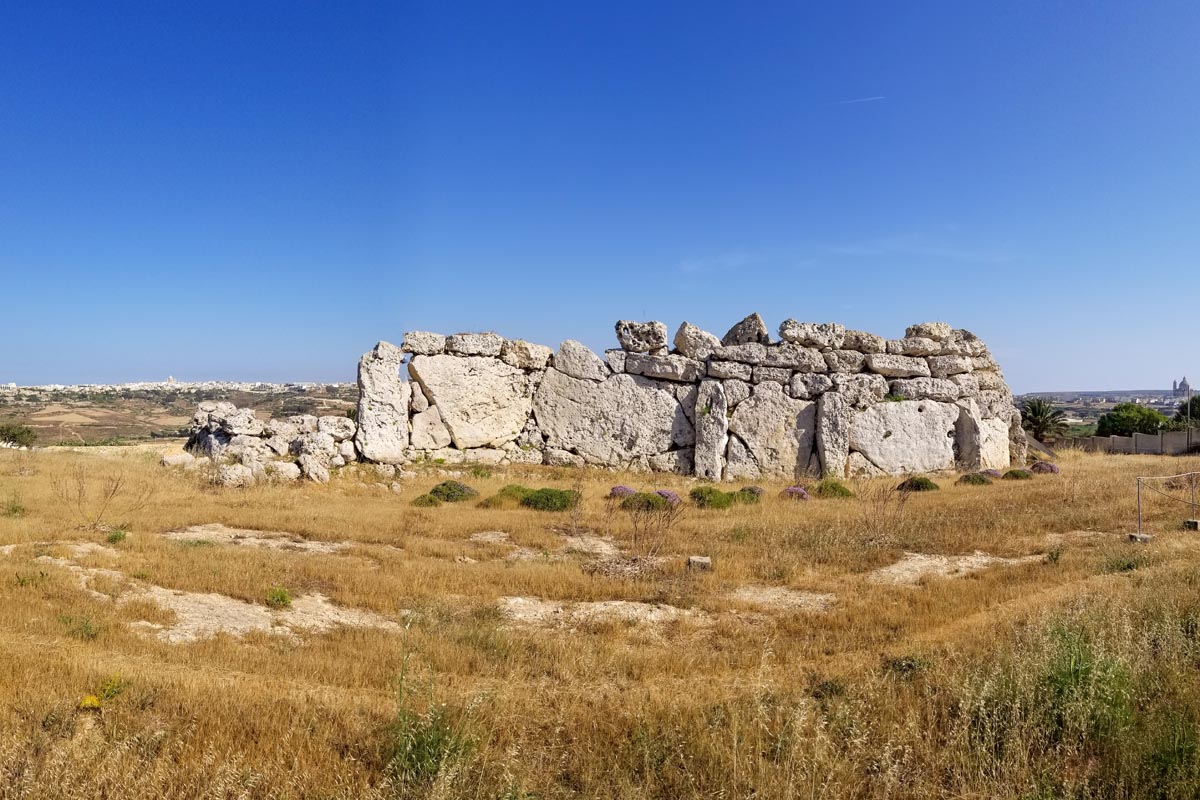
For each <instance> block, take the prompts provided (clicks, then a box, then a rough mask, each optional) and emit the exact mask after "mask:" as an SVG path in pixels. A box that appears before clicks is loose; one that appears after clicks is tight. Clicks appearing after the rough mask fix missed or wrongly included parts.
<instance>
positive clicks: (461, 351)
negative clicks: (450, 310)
mask: <svg viewBox="0 0 1200 800" xmlns="http://www.w3.org/2000/svg"><path fill="white" fill-rule="evenodd" d="M503 349H504V337H503V336H501V335H500V334H498V333H453V334H451V335H449V336H447V337H446V352H447V353H450V354H453V355H458V356H489V357H492V358H494V357H496V356H499V355H500V351H501V350H503Z"/></svg>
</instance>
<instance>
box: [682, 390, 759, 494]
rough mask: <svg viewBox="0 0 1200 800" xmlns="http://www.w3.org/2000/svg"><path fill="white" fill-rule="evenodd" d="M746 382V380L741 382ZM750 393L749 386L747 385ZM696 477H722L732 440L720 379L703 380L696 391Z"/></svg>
mask: <svg viewBox="0 0 1200 800" xmlns="http://www.w3.org/2000/svg"><path fill="white" fill-rule="evenodd" d="M740 385H742V386H745V384H740ZM746 390H747V393H749V387H746ZM695 418H696V448H695V467H696V477H697V478H703V479H705V480H710V481H719V480H721V476H722V474H723V470H724V467H725V450H726V448H727V446H728V444H729V404H728V402H727V400H726V397H725V387H724V385H723V384H722V383H721V382H720V381H715V380H706V381H701V382H700V387H699V389H698V390H697V392H696V409H695Z"/></svg>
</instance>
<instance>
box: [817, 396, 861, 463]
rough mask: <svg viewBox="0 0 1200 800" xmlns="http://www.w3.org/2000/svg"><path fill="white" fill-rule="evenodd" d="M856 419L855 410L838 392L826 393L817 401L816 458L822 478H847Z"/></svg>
mask: <svg viewBox="0 0 1200 800" xmlns="http://www.w3.org/2000/svg"><path fill="white" fill-rule="evenodd" d="M853 417H854V411H853V409H852V408H851V407H850V404H849V403H847V402H846V398H845V397H843V396H842V395H841V394H839V393H838V392H825V393H824V394H823V395H821V396H820V398H818V399H817V454H818V455H819V456H820V457H821V474H822V475H825V476H831V477H834V478H844V477H846V462H847V460H848V459H849V458H850V421H851V420H852V419H853Z"/></svg>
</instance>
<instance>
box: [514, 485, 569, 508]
mask: <svg viewBox="0 0 1200 800" xmlns="http://www.w3.org/2000/svg"><path fill="white" fill-rule="evenodd" d="M579 500H580V494H579V492H576V491H573V490H570V489H537V490H535V491H533V492H530V493H529V494H528V495H526V496H525V497H523V498H521V505H523V506H525V507H526V508H533V509H536V510H538V511H567V510H569V509H572V508H574V507H575V506H577V505H579Z"/></svg>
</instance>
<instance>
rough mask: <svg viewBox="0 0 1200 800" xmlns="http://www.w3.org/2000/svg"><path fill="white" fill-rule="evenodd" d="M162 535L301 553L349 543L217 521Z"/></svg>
mask: <svg viewBox="0 0 1200 800" xmlns="http://www.w3.org/2000/svg"><path fill="white" fill-rule="evenodd" d="M163 536H165V537H166V538H168V539H173V540H175V541H179V542H208V543H211V544H223V545H243V546H246V547H264V548H268V549H271V550H287V551H292V552H304V553H325V554H333V553H340V552H342V551H343V550H348V549H349V548H350V545H349V544H347V543H346V542H320V541H312V540H309V539H305V538H303V537H302V536H300V535H299V534H295V533H287V532H284V531H253V530H247V529H244V528H229V527H226V526H225V525H222V524H220V523H216V522H214V523H210V524H208V525H192V526H191V527H188V528H180V529H177V530H173V531H167V532H166V533H164V534H163Z"/></svg>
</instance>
